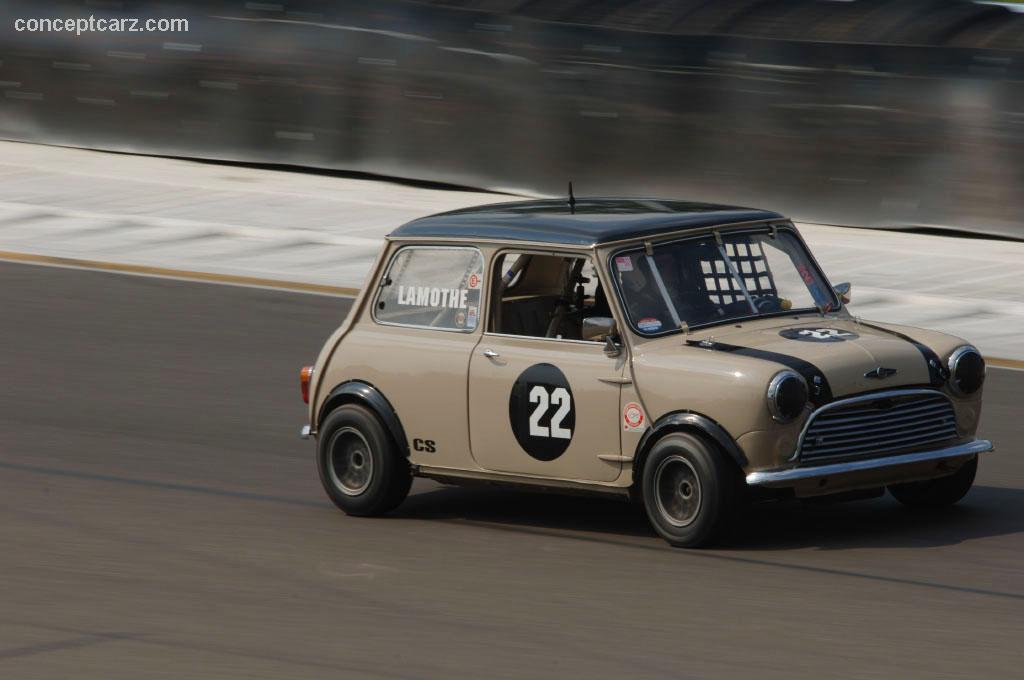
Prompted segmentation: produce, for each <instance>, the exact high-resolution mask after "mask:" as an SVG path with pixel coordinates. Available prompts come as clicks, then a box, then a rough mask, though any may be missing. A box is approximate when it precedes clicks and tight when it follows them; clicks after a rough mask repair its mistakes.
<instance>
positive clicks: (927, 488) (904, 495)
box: [889, 456, 978, 508]
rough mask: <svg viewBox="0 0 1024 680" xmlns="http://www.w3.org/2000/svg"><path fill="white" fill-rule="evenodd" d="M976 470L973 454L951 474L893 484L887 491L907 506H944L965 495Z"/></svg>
mask: <svg viewBox="0 0 1024 680" xmlns="http://www.w3.org/2000/svg"><path fill="white" fill-rule="evenodd" d="M977 472H978V457H977V456H975V457H974V458H971V459H970V460H969V461H967V462H966V463H964V464H963V465H962V466H960V469H959V470H957V471H956V472H954V473H953V474H951V475H948V476H946V477H939V478H938V479H926V480H924V481H923V482H908V483H906V484H893V485H892V486H890V487H889V493H891V494H892V495H893V496H894V497H895V498H896V500H898V501H899V502H900V503H902V504H903V505H905V506H907V507H908V508H945V507H948V506H950V505H953V504H954V503H956V502H957V501H959V500H960V499H961V498H963V497H964V496H966V495H967V492H968V491H970V490H971V485H973V484H974V475H975V474H977Z"/></svg>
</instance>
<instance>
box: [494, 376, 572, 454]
mask: <svg viewBox="0 0 1024 680" xmlns="http://www.w3.org/2000/svg"><path fill="white" fill-rule="evenodd" d="M508 417H509V420H510V421H511V423H512V432H513V433H514V434H515V436H516V441H517V442H519V445H520V446H521V447H523V450H524V451H526V453H528V454H530V456H531V457H533V458H536V459H537V460H544V461H548V460H554V459H556V458H558V457H559V456H561V455H562V454H563V453H565V450H566V449H567V448H569V444H570V442H572V433H573V430H574V429H575V428H576V407H575V403H574V402H573V398H572V390H571V389H570V388H569V381H568V380H567V379H566V377H565V374H564V373H562V372H561V371H560V370H558V368H556V367H555V366H552V365H551V364H534V365H533V366H530V367H529V368H528V369H526V370H525V371H523V372H522V373H520V374H519V377H518V378H516V381H515V383H513V385H512V393H511V394H510V395H509V398H508Z"/></svg>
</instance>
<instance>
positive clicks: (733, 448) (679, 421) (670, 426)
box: [633, 411, 748, 470]
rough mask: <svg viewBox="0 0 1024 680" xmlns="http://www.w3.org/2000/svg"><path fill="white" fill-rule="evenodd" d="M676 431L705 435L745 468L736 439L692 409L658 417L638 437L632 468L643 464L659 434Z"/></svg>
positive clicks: (744, 459) (742, 454)
mask: <svg viewBox="0 0 1024 680" xmlns="http://www.w3.org/2000/svg"><path fill="white" fill-rule="evenodd" d="M677 431H684V432H686V431H688V432H696V433H698V434H702V435H704V436H706V437H707V438H708V439H710V440H711V441H713V442H714V443H716V444H718V446H720V447H721V449H722V450H723V451H725V453H726V454H727V455H728V456H729V457H730V458H732V459H733V460H734V461H735V462H736V464H737V465H739V466H740V469H746V467H747V463H748V461H747V457H746V455H745V454H744V453H743V449H741V448H740V447H739V444H737V443H736V440H735V439H733V438H732V436H731V435H730V434H729V433H728V432H726V430H725V428H724V427H722V426H721V425H719V424H718V423H716V422H715V421H714V420H712V419H711V418H709V417H707V416H705V415H702V414H700V413H694V412H693V411H675V412H673V413H666V414H665V415H663V416H662V417H660V418H658V420H656V421H655V422H654V425H652V426H651V428H650V429H649V430H647V431H646V432H644V434H643V436H642V437H640V442H639V443H638V444H637V446H636V454H635V455H634V461H635V462H634V464H633V468H634V470H639V469H641V468H642V466H643V459H644V458H645V457H646V455H647V452H648V450H649V449H650V447H651V445H652V444H653V443H654V442H655V441H657V440H658V439H659V438H661V436H662V435H663V434H665V433H667V432H677Z"/></svg>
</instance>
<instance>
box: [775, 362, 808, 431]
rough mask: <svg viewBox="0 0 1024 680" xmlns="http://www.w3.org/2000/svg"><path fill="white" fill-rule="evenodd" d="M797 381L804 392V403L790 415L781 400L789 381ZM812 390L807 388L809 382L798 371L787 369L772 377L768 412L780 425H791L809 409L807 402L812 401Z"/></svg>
mask: <svg viewBox="0 0 1024 680" xmlns="http://www.w3.org/2000/svg"><path fill="white" fill-rule="evenodd" d="M793 380H795V381H797V382H796V384H798V385H799V386H800V388H801V389H802V391H803V402H802V403H801V404H800V408H799V409H795V412H793V413H789V412H787V411H786V409H784V408H783V406H782V405H781V404H780V403H779V399H780V397H781V396H783V387H784V386H785V384H786V382H787V381H793ZM810 394H811V392H810V389H809V388H808V386H807V380H805V379H804V377H803V376H802V375H800V374H799V373H797V372H796V371H792V370H789V369H786V370H784V371H779V372H778V373H776V374H775V375H773V376H772V379H771V380H770V381H769V382H768V393H767V395H766V396H767V400H768V412H769V413H771V414H772V418H773V419H774V420H775V421H776V422H780V423H791V422H793V421H794V420H796V419H797V418H799V417H800V414H801V413H803V411H804V409H805V408H806V407H807V401H808V400H809V399H810Z"/></svg>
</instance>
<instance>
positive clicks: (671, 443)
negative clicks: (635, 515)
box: [642, 433, 741, 548]
mask: <svg viewBox="0 0 1024 680" xmlns="http://www.w3.org/2000/svg"><path fill="white" fill-rule="evenodd" d="M642 492H643V502H644V508H645V509H646V510H647V517H648V519H649V520H650V522H651V524H652V525H653V526H654V528H655V530H657V532H658V533H659V534H660V535H661V537H662V538H664V539H665V540H666V541H668V542H669V543H671V544H672V545H674V546H676V547H679V548H696V547H700V546H702V545H706V544H708V543H710V542H712V541H714V540H716V539H719V538H721V537H722V536H723V535H725V533H726V532H727V531H728V529H729V528H730V527H731V525H732V523H733V520H734V519H735V517H736V514H737V511H738V509H739V507H740V500H741V496H740V494H741V489H740V488H739V482H738V479H737V472H736V470H735V469H733V467H732V466H731V464H730V462H729V461H728V460H726V459H725V457H724V456H723V455H722V454H721V452H719V451H718V450H717V449H715V448H713V447H712V446H711V445H710V444H708V443H706V442H705V441H704V440H702V439H700V438H699V437H696V436H694V435H691V434H686V433H675V434H670V435H667V436H665V437H663V438H662V439H660V440H659V441H658V442H657V443H656V444H655V445H654V448H653V449H651V453H650V455H649V456H648V457H647V461H646V463H645V464H644V469H643V479H642Z"/></svg>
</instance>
